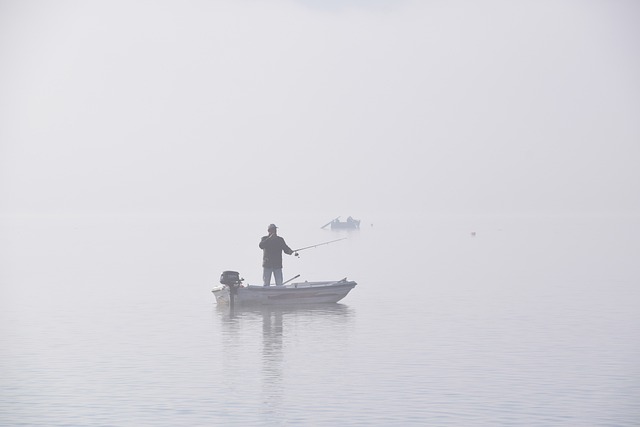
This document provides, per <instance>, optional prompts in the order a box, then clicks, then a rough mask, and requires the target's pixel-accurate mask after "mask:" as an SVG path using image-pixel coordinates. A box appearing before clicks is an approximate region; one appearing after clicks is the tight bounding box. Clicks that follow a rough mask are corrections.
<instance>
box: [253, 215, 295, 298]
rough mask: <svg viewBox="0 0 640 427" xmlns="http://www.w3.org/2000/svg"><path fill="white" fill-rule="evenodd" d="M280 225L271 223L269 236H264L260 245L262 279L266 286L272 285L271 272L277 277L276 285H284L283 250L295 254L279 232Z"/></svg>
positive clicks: (268, 229) (288, 253)
mask: <svg viewBox="0 0 640 427" xmlns="http://www.w3.org/2000/svg"><path fill="white" fill-rule="evenodd" d="M277 230H278V227H276V226H275V224H269V228H267V231H268V232H269V235H268V236H263V237H262V239H261V240H260V244H259V245H258V246H259V247H260V249H262V281H263V285H264V286H270V285H271V274H273V276H274V277H275V279H276V286H282V252H284V253H285V254H287V255H291V254H293V250H292V249H291V248H290V247H289V246H287V244H286V243H285V241H284V239H283V238H282V237H280V236H278V234H277Z"/></svg>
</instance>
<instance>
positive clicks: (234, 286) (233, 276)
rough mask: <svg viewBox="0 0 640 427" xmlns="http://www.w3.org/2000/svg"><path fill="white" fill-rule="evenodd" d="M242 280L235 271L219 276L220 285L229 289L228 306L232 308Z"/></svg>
mask: <svg viewBox="0 0 640 427" xmlns="http://www.w3.org/2000/svg"><path fill="white" fill-rule="evenodd" d="M243 280H244V279H241V278H240V273H238V272H237V271H223V272H222V274H221V275H220V283H222V284H223V285H227V286H228V287H229V306H230V307H231V308H233V306H234V304H235V303H234V301H235V299H236V294H237V293H238V288H239V287H240V285H241V284H242V281H243Z"/></svg>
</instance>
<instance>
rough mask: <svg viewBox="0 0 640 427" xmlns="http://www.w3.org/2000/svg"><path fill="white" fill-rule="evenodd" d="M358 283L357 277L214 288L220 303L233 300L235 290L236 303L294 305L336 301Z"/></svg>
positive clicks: (225, 285) (239, 284)
mask: <svg viewBox="0 0 640 427" xmlns="http://www.w3.org/2000/svg"><path fill="white" fill-rule="evenodd" d="M356 285H357V283H356V282H354V281H353V280H347V278H346V277H345V278H344V279H342V280H334V281H322V282H299V283H290V284H286V285H283V286H258V285H242V284H241V283H236V284H232V283H229V284H223V285H222V286H216V287H215V288H213V290H212V292H213V294H214V295H215V297H216V301H217V303H218V304H229V302H230V297H231V295H230V291H233V292H235V295H234V303H235V304H240V305H291V304H294V305H295V304H326V303H336V302H338V301H340V300H341V299H343V298H344V297H346V296H347V294H348V293H349V292H350V291H351V289H353V288H355V287H356Z"/></svg>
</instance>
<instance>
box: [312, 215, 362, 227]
mask: <svg viewBox="0 0 640 427" xmlns="http://www.w3.org/2000/svg"><path fill="white" fill-rule="evenodd" d="M328 225H331V229H332V230H345V229H346V230H355V229H359V228H360V220H359V219H353V218H352V217H349V218H347V220H346V221H340V217H337V218H335V219H332V220H331V221H330V222H328V223H326V224H325V225H323V226H322V227H320V228H325V227H326V226H328Z"/></svg>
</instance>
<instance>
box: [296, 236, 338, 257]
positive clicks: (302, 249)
mask: <svg viewBox="0 0 640 427" xmlns="http://www.w3.org/2000/svg"><path fill="white" fill-rule="evenodd" d="M345 239H346V237H343V238H342V239H336V240H331V241H329V242H324V243H318V244H317V245H311V246H305V247H304V248H300V249H294V251H293V253H294V255H295V256H298V252H299V251H304V250H305V249H311V248H316V247H318V246H322V245H328V244H329V243H333V242H339V241H340V240H345Z"/></svg>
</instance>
